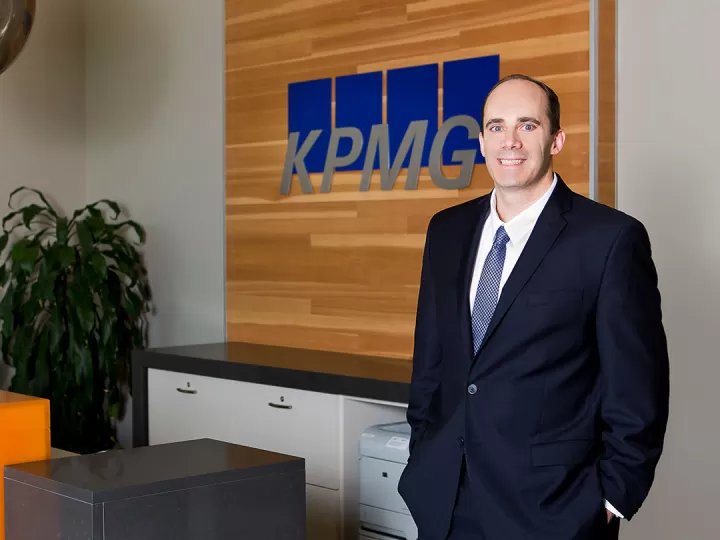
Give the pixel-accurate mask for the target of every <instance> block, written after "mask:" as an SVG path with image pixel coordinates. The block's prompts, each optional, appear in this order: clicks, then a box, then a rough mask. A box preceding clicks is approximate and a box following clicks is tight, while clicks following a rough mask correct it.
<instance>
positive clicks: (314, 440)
mask: <svg viewBox="0 0 720 540" xmlns="http://www.w3.org/2000/svg"><path fill="white" fill-rule="evenodd" d="M340 399H341V398H340V397H339V396H336V395H331V394H322V393H318V392H308V391H306V390H296V389H294V388H279V387H277V386H268V385H263V384H254V383H247V382H242V381H234V380H229V379H219V378H215V377H205V376H202V375H190V374H187V373H175V372H172V371H162V370H156V369H148V428H149V429H148V431H149V443H150V444H158V443H164V442H173V441H179V440H187V439H197V438H200V437H211V438H214V439H218V440H223V441H227V442H232V443H235V444H242V445H245V446H251V447H253V448H260V449H262V450H269V451H272V452H280V453H283V454H290V455H293V456H299V457H303V458H305V469H306V480H307V483H309V484H314V485H317V486H320V487H325V488H329V489H339V487H340V472H339V471H340V452H339V444H340V442H339V440H340V437H339V435H338V430H339V423H340V418H339V414H340V413H339V409H340V406H339V400H340Z"/></svg>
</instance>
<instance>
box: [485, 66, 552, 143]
mask: <svg viewBox="0 0 720 540" xmlns="http://www.w3.org/2000/svg"><path fill="white" fill-rule="evenodd" d="M516 80H522V81H529V82H531V83H533V84H536V85H537V86H539V87H540V88H541V89H542V91H543V92H545V97H546V98H547V115H548V118H549V119H550V132H551V133H552V134H553V135H554V134H555V133H557V132H558V131H559V130H560V100H559V99H558V97H557V94H556V93H555V91H554V90H553V89H552V88H550V87H549V86H548V85H547V84H545V83H544V82H542V81H539V80H537V79H534V78H532V77H529V76H528V75H522V74H520V73H514V74H512V75H508V76H507V77H503V78H502V79H500V80H499V81H498V82H496V83H495V85H494V86H493V87H492V88H491V89H490V91H489V92H488V94H487V96H486V97H485V101H484V102H483V106H482V115H481V116H482V117H483V118H484V117H485V104H486V103H487V100H488V98H489V97H490V94H492V93H493V90H495V89H496V88H497V87H498V86H500V85H501V84H503V83H505V82H507V81H516ZM482 123H483V124H484V123H485V121H484V120H483V122H482ZM480 131H484V129H483V127H482V126H481V127H480Z"/></svg>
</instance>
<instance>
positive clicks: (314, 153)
mask: <svg viewBox="0 0 720 540" xmlns="http://www.w3.org/2000/svg"><path fill="white" fill-rule="evenodd" d="M441 67H442V80H441V77H440V72H441ZM385 77H386V79H385V80H386V85H387V100H386V101H387V104H386V106H385V109H386V113H387V115H386V117H387V120H386V122H385V123H383V72H380V71H378V72H372V73H358V74H350V75H345V76H339V77H336V78H334V79H333V78H327V79H318V80H312V81H303V82H296V83H292V84H290V85H288V150H287V155H286V159H285V168H284V171H283V179H282V186H281V191H282V192H283V193H287V192H289V189H290V183H291V179H292V176H293V175H298V177H299V180H300V183H301V186H302V189H303V191H304V192H306V193H311V192H313V191H314V189H313V186H312V184H311V183H310V179H309V177H308V174H310V173H323V181H322V187H321V191H329V190H330V188H331V183H332V175H333V173H334V172H335V171H362V173H363V174H362V181H361V185H360V189H361V190H367V189H369V185H370V177H371V173H372V171H377V170H380V172H381V188H382V189H392V187H393V185H394V183H395V179H396V178H397V176H398V171H399V170H400V169H407V170H408V178H407V179H406V182H405V189H414V188H416V187H417V177H418V174H419V173H418V171H419V168H420V167H428V168H429V170H430V173H431V177H432V179H433V181H434V182H435V184H436V185H438V186H439V187H444V188H447V189H459V188H462V187H466V185H467V184H469V182H470V176H471V174H472V165H474V164H480V163H484V159H483V157H482V154H481V153H480V145H479V142H478V135H479V133H480V131H481V126H480V123H481V121H482V118H481V117H482V110H481V109H482V104H483V101H484V99H485V97H486V96H487V94H488V92H489V91H490V89H491V88H492V86H493V85H494V84H495V83H496V82H497V81H498V80H499V79H500V58H499V56H485V57H477V58H466V59H460V60H452V61H448V62H444V63H442V64H426V65H420V66H410V67H402V68H395V69H389V70H388V71H387V74H386V75H385ZM441 83H442V125H438V123H439V120H440V119H439V117H440V107H439V105H440V91H441V90H440V89H441ZM333 85H334V90H335V120H334V122H333V118H332V95H333ZM333 124H334V125H333ZM442 165H461V166H462V168H461V173H460V176H458V177H457V178H454V179H448V178H446V177H445V176H444V173H443V171H442V170H441V168H440V167H441V166H442Z"/></svg>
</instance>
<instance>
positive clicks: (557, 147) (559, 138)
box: [550, 128, 566, 156]
mask: <svg viewBox="0 0 720 540" xmlns="http://www.w3.org/2000/svg"><path fill="white" fill-rule="evenodd" d="M565 137H566V134H565V130H564V129H562V128H560V129H559V130H558V132H557V133H556V134H555V137H554V138H553V144H552V148H550V154H551V155H553V156H554V155H556V154H559V153H560V151H561V150H562V149H563V146H565Z"/></svg>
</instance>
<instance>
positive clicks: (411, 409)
mask: <svg viewBox="0 0 720 540" xmlns="http://www.w3.org/2000/svg"><path fill="white" fill-rule="evenodd" d="M431 227H432V224H431V225H430V226H429V227H428V232H427V235H426V238H425V248H424V251H423V258H422V270H421V274H420V291H419V295H418V303H417V312H416V318H415V336H414V345H413V359H412V364H413V368H412V379H411V382H410V400H409V403H408V409H407V420H408V423H409V424H410V427H411V435H410V445H409V448H410V452H412V450H413V447H414V446H415V443H416V442H417V440H418V438H419V437H420V436H421V435H422V432H423V431H424V430H425V428H426V427H427V424H428V422H429V420H430V419H429V415H430V411H431V404H432V399H433V395H434V394H435V391H436V390H437V388H438V386H439V383H440V358H441V350H440V341H439V336H438V331H437V319H436V307H435V292H434V287H435V285H434V283H433V278H432V268H431V263H430V249H431V248H430V245H431V242H430V236H431V232H430V231H431Z"/></svg>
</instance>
